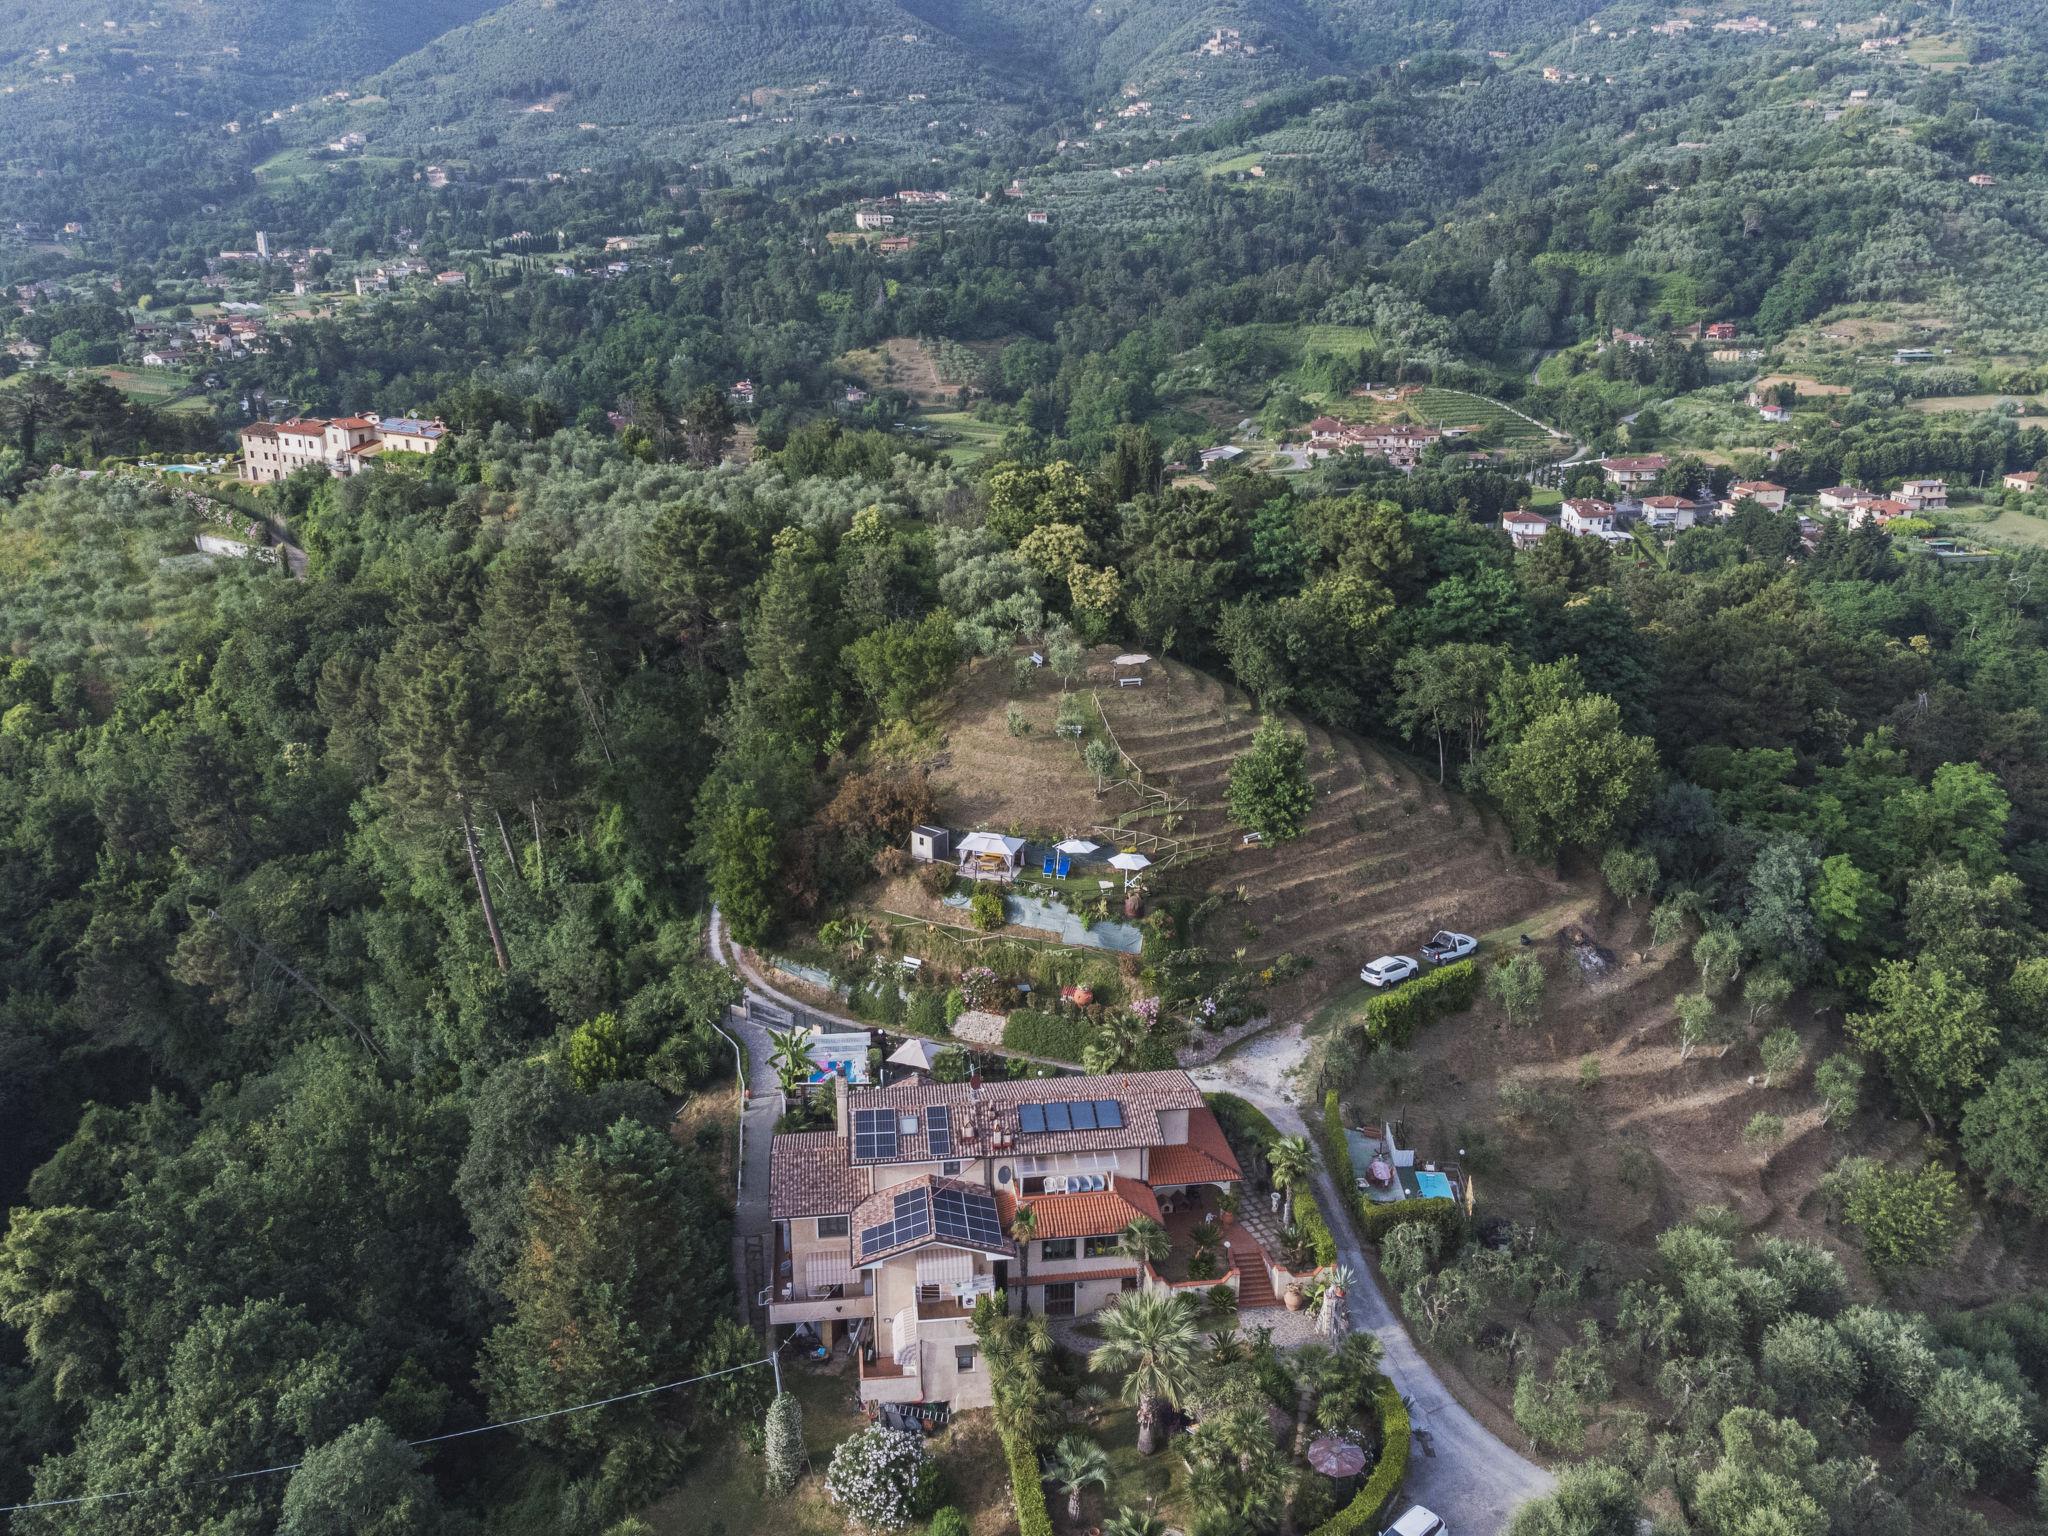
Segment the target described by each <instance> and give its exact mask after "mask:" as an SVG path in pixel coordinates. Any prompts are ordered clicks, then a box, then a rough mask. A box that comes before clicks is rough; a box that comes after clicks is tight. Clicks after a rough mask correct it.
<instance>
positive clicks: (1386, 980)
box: [1358, 955, 1422, 987]
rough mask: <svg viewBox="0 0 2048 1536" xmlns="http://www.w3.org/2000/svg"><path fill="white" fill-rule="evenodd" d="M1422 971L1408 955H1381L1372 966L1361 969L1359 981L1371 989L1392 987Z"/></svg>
mask: <svg viewBox="0 0 2048 1536" xmlns="http://www.w3.org/2000/svg"><path fill="white" fill-rule="evenodd" d="M1421 969H1422V967H1421V966H1419V965H1417V964H1416V963H1415V962H1414V961H1413V960H1411V959H1410V958H1409V957H1408V956H1406V955H1381V956H1380V957H1379V959H1377V960H1375V961H1373V963H1372V964H1370V965H1367V966H1361V967H1360V968H1359V972H1358V979H1359V980H1360V981H1362V982H1364V983H1365V984H1366V985H1367V986H1369V987H1391V986H1392V985H1393V984H1394V983H1395V982H1397V981H1406V980H1407V979H1408V978H1409V977H1410V976H1413V975H1414V974H1415V973H1416V972H1417V971H1419V970H1421Z"/></svg>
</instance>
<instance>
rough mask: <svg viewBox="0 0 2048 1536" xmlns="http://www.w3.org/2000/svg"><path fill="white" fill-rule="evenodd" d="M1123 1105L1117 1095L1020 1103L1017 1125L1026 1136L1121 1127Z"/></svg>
mask: <svg viewBox="0 0 2048 1536" xmlns="http://www.w3.org/2000/svg"><path fill="white" fill-rule="evenodd" d="M1123 1128H1124V1107H1123V1105H1121V1104H1119V1103H1118V1102H1117V1101H1116V1100H1115V1099H1049V1100H1047V1101H1046V1102H1045V1103H1043V1104H1020V1105H1018V1106H1017V1129H1018V1130H1019V1131H1022V1132H1023V1133H1024V1134H1025V1135H1027V1136H1038V1135H1043V1134H1046V1133H1048V1132H1053V1131H1120V1130H1122V1129H1123Z"/></svg>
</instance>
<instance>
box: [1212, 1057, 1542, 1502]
mask: <svg viewBox="0 0 2048 1536" xmlns="http://www.w3.org/2000/svg"><path fill="white" fill-rule="evenodd" d="M1302 1052H1303V1047H1302V1038H1301V1026H1300V1025H1299V1024H1290V1025H1287V1026H1285V1027H1284V1028H1280V1029H1275V1030H1273V1031H1271V1032H1270V1033H1268V1034H1264V1035H1258V1036H1255V1037H1254V1038H1253V1039H1251V1040H1250V1041H1249V1042H1247V1043H1246V1044H1245V1046H1244V1047H1243V1048H1242V1049H1240V1050H1239V1051H1237V1052H1235V1053H1234V1054H1233V1055H1231V1056H1228V1057H1226V1058H1225V1059H1224V1060H1222V1061H1220V1062H1217V1063H1215V1064H1213V1065H1210V1066H1206V1067H1200V1068H1197V1069H1196V1070H1195V1073H1194V1076H1195V1080H1196V1081H1197V1082H1198V1083H1200V1084H1201V1085H1202V1087H1203V1088H1205V1089H1209V1090H1211V1091H1214V1090H1218V1089H1221V1090H1223V1091H1225V1092H1228V1093H1234V1094H1236V1095H1238V1096H1239V1097H1240V1098H1243V1099H1246V1100H1249V1101H1250V1102H1251V1103H1253V1104H1256V1105H1257V1106H1258V1107H1259V1108H1260V1109H1262V1110H1264V1111H1265V1113H1266V1115H1267V1117H1268V1118H1269V1119H1270V1120H1272V1122H1273V1124H1274V1125H1276V1126H1278V1127H1279V1128H1280V1130H1281V1131H1283V1132H1284V1133H1286V1134H1287V1135H1290V1136H1307V1135H1308V1133H1309V1132H1308V1125H1307V1123H1306V1122H1305V1121H1304V1120H1303V1119H1302V1115H1301V1109H1300V1107H1299V1105H1297V1104H1296V1102H1295V1099H1294V1096H1293V1093H1292V1092H1291V1090H1290V1088H1289V1086H1288V1074H1289V1073H1290V1072H1292V1070H1293V1069H1294V1067H1295V1066H1297V1065H1298V1064H1299V1063H1300V1061H1301V1059H1302ZM1309 1145H1310V1147H1311V1148H1313V1147H1315V1145H1316V1143H1315V1138H1314V1137H1312V1136H1310V1137H1309ZM1315 1185H1316V1198H1317V1199H1318V1201H1320V1202H1321V1204H1322V1207H1323V1209H1324V1210H1325V1211H1335V1212H1349V1211H1350V1209H1351V1202H1350V1201H1349V1200H1348V1199H1346V1198H1344V1197H1343V1196H1342V1195H1341V1194H1340V1193H1339V1192H1338V1189H1337V1186H1336V1184H1335V1183H1334V1182H1333V1181H1332V1180H1331V1178H1330V1175H1329V1171H1328V1170H1327V1169H1325V1168H1324V1167H1323V1165H1322V1158H1321V1156H1320V1154H1318V1156H1317V1158H1316V1168H1315ZM1330 1235H1331V1236H1332V1237H1334V1238H1335V1239H1336V1241H1337V1257H1338V1259H1339V1260H1340V1261H1341V1262H1342V1263H1343V1264H1344V1265H1346V1266H1347V1267H1348V1268H1349V1269H1350V1270H1351V1271H1352V1273H1353V1274H1354V1275H1356V1276H1357V1277H1358V1280H1359V1283H1358V1284H1355V1285H1353V1286H1352V1287H1351V1288H1350V1290H1349V1291H1347V1292H1346V1294H1345V1298H1344V1300H1345V1304H1346V1306H1347V1308H1348V1309H1349V1311H1350V1316H1351V1326H1352V1327H1353V1328H1354V1329H1356V1330H1360V1331H1363V1332H1369V1333H1372V1334H1374V1335H1376V1336H1377V1337H1378V1338H1379V1341H1380V1347H1381V1349H1382V1350H1383V1351H1384V1353H1385V1363H1384V1366H1383V1369H1384V1370H1385V1371H1386V1373H1387V1375H1388V1376H1389V1377H1391V1378H1392V1379H1393V1381H1394V1384H1395V1385H1396V1386H1397V1387H1399V1388H1400V1390H1401V1395H1402V1396H1403V1397H1404V1398H1406V1399H1407V1400H1408V1404H1409V1412H1410V1414H1411V1416H1412V1418H1413V1422H1414V1428H1415V1443H1414V1445H1413V1447H1412V1453H1413V1454H1412V1455H1411V1456H1410V1458H1409V1462H1408V1482H1407V1498H1408V1500H1409V1501H1410V1502H1412V1503H1416V1504H1425V1505H1427V1506H1428V1507H1429V1508H1430V1509H1431V1510H1433V1511H1434V1512H1435V1513H1436V1514H1437V1515H1438V1516H1439V1517H1440V1518H1441V1519H1442V1520H1443V1521H1444V1522H1445V1523H1446V1524H1447V1525H1448V1526H1449V1527H1450V1529H1451V1530H1452V1531H1453V1532H1454V1533H1455V1536H1498V1533H1499V1532H1501V1531H1504V1530H1506V1529H1507V1524H1508V1519H1509V1517H1510V1516H1511V1515H1513V1513H1514V1512H1515V1510H1516V1509H1517V1508H1519V1507H1520V1506H1521V1505H1523V1504H1525V1503H1527V1502H1528V1501H1529V1500H1530V1499H1533V1498H1537V1497H1540V1496H1541V1495H1543V1494H1545V1493H1548V1492H1549V1491H1550V1489H1551V1486H1552V1484H1553V1482H1554V1479H1553V1478H1552V1477H1551V1475H1550V1473H1549V1472H1547V1471H1545V1470H1544V1469H1543V1468H1542V1467H1539V1466H1537V1465H1536V1464H1535V1463H1533V1462H1531V1461H1528V1460H1525V1459H1524V1458H1523V1457H1522V1456H1520V1455H1519V1454H1517V1453H1516V1452H1515V1451H1513V1450H1512V1449H1510V1448H1509V1447H1508V1446H1507V1445H1506V1444H1505V1443H1504V1442H1503V1441H1502V1440H1501V1439H1500V1437H1499V1436H1498V1435H1496V1434H1494V1433H1493V1431H1492V1430H1490V1429H1488V1428H1487V1427H1486V1426H1485V1425H1484V1424H1481V1423H1480V1422H1479V1421H1478V1420H1477V1419H1475V1418H1474V1417H1472V1415H1471V1414H1469V1413H1467V1412H1466V1411H1465V1409H1464V1408H1463V1407H1461V1406H1460V1405H1459V1403H1458V1400H1457V1399H1456V1398H1455V1397H1453V1396H1452V1395H1451V1392H1450V1389H1449V1388H1448V1387H1446V1386H1445V1385H1444V1383H1443V1379H1442V1378H1441V1377H1439V1376H1438V1375H1437V1373H1436V1372H1435V1371H1434V1370H1433V1369H1432V1368H1431V1367H1430V1364H1429V1362H1428V1361H1427V1360H1425V1359H1424V1358H1423V1357H1422V1353H1421V1351H1420V1350H1418V1349H1416V1347H1415V1341H1414V1340H1413V1339H1411V1338H1410V1337H1409V1336H1408V1330H1407V1328H1406V1327H1405V1326H1403V1324H1402V1322H1401V1318H1400V1316H1399V1314H1397V1313H1396V1312H1395V1311H1394V1309H1393V1307H1392V1306H1391V1305H1390V1304H1389V1303H1388V1301H1387V1299H1386V1297H1385V1296H1384V1295H1382V1294H1381V1291H1380V1288H1379V1285H1378V1283H1377V1281H1376V1280H1375V1279H1374V1277H1373V1269H1372V1266H1371V1265H1370V1264H1368V1263H1367V1262H1366V1257H1365V1252H1364V1249H1363V1248H1362V1247H1361V1246H1360V1244H1359V1239H1358V1231H1357V1228H1356V1226H1355V1225H1354V1224H1353V1222H1352V1221H1351V1219H1350V1218H1349V1216H1348V1215H1346V1216H1344V1217H1343V1218H1342V1219H1340V1220H1336V1221H1333V1222H1332V1223H1331V1226H1330ZM1393 1513H1395V1514H1399V1513H1400V1510H1399V1509H1398V1508H1397V1509H1396V1510H1394V1512H1393Z"/></svg>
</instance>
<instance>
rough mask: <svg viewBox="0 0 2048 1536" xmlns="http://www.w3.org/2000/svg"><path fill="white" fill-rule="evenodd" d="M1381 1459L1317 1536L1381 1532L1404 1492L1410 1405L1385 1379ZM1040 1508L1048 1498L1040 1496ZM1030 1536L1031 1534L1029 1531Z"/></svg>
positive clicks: (1381, 1392) (1381, 1402) (1381, 1393)
mask: <svg viewBox="0 0 2048 1536" xmlns="http://www.w3.org/2000/svg"><path fill="white" fill-rule="evenodd" d="M1379 1408H1380V1459H1379V1463H1378V1465H1376V1466H1375V1467H1374V1468H1373V1469H1372V1475H1371V1476H1370V1477H1368V1478H1367V1479H1366V1480H1365V1486H1364V1487H1362V1488H1360V1489H1359V1490H1358V1496H1357V1497H1356V1498H1354V1499H1353V1500H1352V1501H1351V1502H1350V1503H1349V1504H1346V1505H1345V1506H1344V1507H1343V1508H1342V1509H1340V1510H1339V1511H1337V1513H1336V1514H1334V1515H1332V1516H1331V1517H1330V1518H1329V1519H1328V1520H1327V1521H1325V1522H1324V1523H1323V1524H1322V1525H1320V1526H1318V1527H1317V1528H1316V1533H1315V1536H1355V1533H1357V1532H1359V1531H1377V1530H1378V1529H1379V1528H1380V1526H1379V1523H1380V1517H1381V1516H1382V1515H1384V1514H1385V1513H1386V1510H1387V1506H1388V1505H1389V1504H1391V1503H1393V1501H1394V1495H1395V1494H1397V1493H1399V1492H1400V1491H1401V1484H1402V1483H1403V1482H1405V1481H1406V1480H1407V1477H1408V1435H1409V1429H1410V1426H1409V1423H1408V1405H1407V1404H1406V1403H1404V1402H1402V1401H1401V1393H1400V1391H1399V1389H1397V1388H1396V1387H1395V1386H1394V1384H1393V1383H1392V1382H1391V1381H1386V1380H1384V1379H1383V1380H1382V1381H1381V1382H1380V1390H1379ZM1038 1502H1039V1506H1040V1508H1043V1507H1044V1505H1045V1496H1044V1494H1043V1493H1041V1494H1040V1495H1039V1500H1038ZM1027 1536H1029V1533H1028V1532H1027Z"/></svg>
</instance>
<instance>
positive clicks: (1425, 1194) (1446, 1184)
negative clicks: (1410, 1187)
mask: <svg viewBox="0 0 2048 1536" xmlns="http://www.w3.org/2000/svg"><path fill="white" fill-rule="evenodd" d="M1415 1189H1416V1193H1418V1194H1419V1195H1421V1196H1422V1198H1423V1199H1425V1200H1455V1199H1457V1198H1458V1197H1457V1196H1456V1195H1455V1194H1453V1193H1452V1192H1451V1179H1450V1175H1449V1174H1444V1173H1429V1172H1422V1173H1418V1174H1416V1175H1415Z"/></svg>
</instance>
